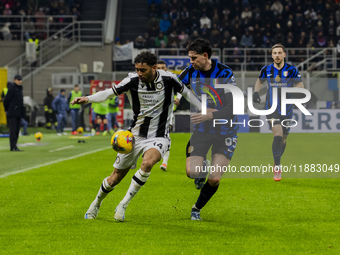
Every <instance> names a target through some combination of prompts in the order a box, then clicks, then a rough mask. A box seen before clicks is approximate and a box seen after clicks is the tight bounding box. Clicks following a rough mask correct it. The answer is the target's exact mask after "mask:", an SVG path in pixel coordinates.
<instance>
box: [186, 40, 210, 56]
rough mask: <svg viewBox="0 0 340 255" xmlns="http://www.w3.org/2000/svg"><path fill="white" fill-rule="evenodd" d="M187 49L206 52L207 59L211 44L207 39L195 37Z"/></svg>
mask: <svg viewBox="0 0 340 255" xmlns="http://www.w3.org/2000/svg"><path fill="white" fill-rule="evenodd" d="M187 50H188V51H196V53H197V54H203V53H204V52H206V53H207V54H208V59H210V58H211V51H212V49H211V45H210V42H209V41H208V40H205V39H203V38H197V39H196V40H194V41H193V42H191V43H190V44H188V46H187Z"/></svg>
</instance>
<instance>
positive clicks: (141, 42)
mask: <svg viewBox="0 0 340 255" xmlns="http://www.w3.org/2000/svg"><path fill="white" fill-rule="evenodd" d="M133 47H134V48H137V49H145V48H146V42H145V39H144V38H143V36H141V35H139V36H138V37H137V38H136V39H135V42H134V44H133Z"/></svg>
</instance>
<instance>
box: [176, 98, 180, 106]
mask: <svg viewBox="0 0 340 255" xmlns="http://www.w3.org/2000/svg"><path fill="white" fill-rule="evenodd" d="M175 105H177V106H178V105H179V99H178V98H176V99H175Z"/></svg>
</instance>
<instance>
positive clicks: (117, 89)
mask: <svg viewBox="0 0 340 255" xmlns="http://www.w3.org/2000/svg"><path fill="white" fill-rule="evenodd" d="M138 81H139V78H138V76H137V74H135V73H129V76H128V77H126V78H125V79H124V80H122V81H121V82H120V83H118V84H117V85H114V86H113V87H112V90H113V93H114V94H115V95H116V96H119V95H121V94H124V93H126V92H127V91H129V90H130V89H131V87H132V86H133V85H135V84H136V83H137V85H138Z"/></svg>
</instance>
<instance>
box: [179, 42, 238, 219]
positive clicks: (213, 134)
mask: <svg viewBox="0 0 340 255" xmlns="http://www.w3.org/2000/svg"><path fill="white" fill-rule="evenodd" d="M187 50H188V56H189V58H190V65H189V66H188V67H187V68H185V69H184V71H183V72H182V73H181V75H180V77H179V78H180V79H181V80H182V82H183V83H184V84H186V85H187V86H188V87H190V88H191V90H192V91H194V92H195V93H196V95H198V96H199V97H201V96H202V95H204V94H206V95H209V97H210V98H209V100H207V107H209V108H211V109H212V112H210V113H207V114H206V115H201V114H195V115H194V116H192V117H191V120H192V122H193V123H194V124H195V125H194V130H193V134H192V136H191V138H190V141H189V142H188V145H187V152H186V155H187V160H186V173H187V176H188V177H189V178H195V184H196V185H199V184H200V183H202V184H203V185H204V186H203V187H202V189H201V192H200V195H199V197H198V199H197V201H196V203H195V204H194V205H193V206H192V209H191V219H192V220H202V219H201V216H200V212H201V209H202V208H203V207H204V206H205V205H206V203H207V202H208V201H209V200H210V198H211V197H212V196H213V195H214V194H215V192H216V191H217V189H218V186H219V183H220V180H221V178H222V175H223V171H215V172H214V173H211V174H210V175H209V177H208V180H207V182H205V178H206V175H207V174H208V171H205V173H204V171H200V172H197V170H196V167H200V170H203V169H202V168H203V167H202V166H203V160H204V159H205V158H206V155H207V153H208V151H209V149H210V148H211V155H212V166H213V167H215V168H217V167H221V168H222V167H227V166H228V165H229V162H230V160H231V158H232V156H233V154H234V150H235V148H236V144H237V131H238V125H237V124H235V125H232V126H230V125H221V126H220V125H219V127H214V126H213V121H212V120H213V119H228V123H230V120H232V121H233V122H234V123H235V122H237V117H236V116H234V115H233V105H232V102H233V98H232V95H231V93H230V92H229V91H225V89H223V88H222V89H221V88H216V84H217V83H220V84H231V85H235V86H236V83H235V77H234V75H233V71H232V70H231V69H230V68H229V67H228V66H226V65H224V64H222V63H220V62H218V61H215V60H213V59H211V54H212V48H211V45H210V42H209V41H207V40H204V39H202V38H198V39H196V40H194V41H193V42H192V43H190V44H189V45H188V46H187ZM204 170H207V168H205V169H204Z"/></svg>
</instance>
